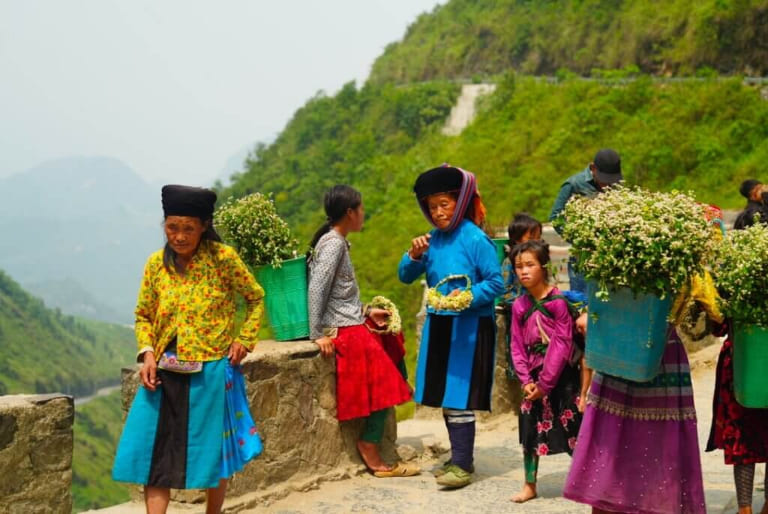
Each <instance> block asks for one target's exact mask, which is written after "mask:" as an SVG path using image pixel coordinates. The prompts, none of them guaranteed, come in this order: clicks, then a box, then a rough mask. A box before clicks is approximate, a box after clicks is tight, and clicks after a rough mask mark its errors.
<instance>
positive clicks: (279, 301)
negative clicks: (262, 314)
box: [256, 256, 309, 341]
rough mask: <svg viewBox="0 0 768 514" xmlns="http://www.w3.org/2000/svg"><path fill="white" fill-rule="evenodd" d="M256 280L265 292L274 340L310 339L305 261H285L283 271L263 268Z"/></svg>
mask: <svg viewBox="0 0 768 514" xmlns="http://www.w3.org/2000/svg"><path fill="white" fill-rule="evenodd" d="M256 277H257V279H258V281H259V283H260V284H261V286H262V287H263V288H264V293H265V297H264V301H265V306H266V308H267V316H268V317H269V325H270V326H271V327H272V332H273V333H274V337H275V340H277V341H291V340H293V339H304V338H307V337H309V315H308V310H307V260H306V257H303V256H302V257H298V258H296V259H291V260H288V261H283V262H282V263H281V265H280V267H277V266H274V265H266V266H262V267H260V268H258V269H257V270H256Z"/></svg>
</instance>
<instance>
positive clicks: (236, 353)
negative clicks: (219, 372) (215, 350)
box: [228, 342, 248, 366]
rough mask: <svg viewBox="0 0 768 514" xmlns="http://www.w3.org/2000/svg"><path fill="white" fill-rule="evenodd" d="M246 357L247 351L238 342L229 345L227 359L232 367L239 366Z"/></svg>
mask: <svg viewBox="0 0 768 514" xmlns="http://www.w3.org/2000/svg"><path fill="white" fill-rule="evenodd" d="M246 355H248V350H246V349H245V346H243V345H241V344H240V343H238V342H234V343H232V344H231V345H230V347H229V355H228V357H229V363H230V364H231V365H232V366H237V365H238V364H240V361H241V360H243V359H244V358H245V356H246Z"/></svg>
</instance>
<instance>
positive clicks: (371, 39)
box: [0, 0, 444, 185]
mask: <svg viewBox="0 0 768 514" xmlns="http://www.w3.org/2000/svg"><path fill="white" fill-rule="evenodd" d="M438 3H444V1H443V0H314V1H313V0H271V1H266V0H218V1H217V0H209V1H193V0H72V1H66V2H65V1H61V0H0V176H5V175H9V174H12V173H15V172H19V171H23V170H24V169H27V168H29V167H32V166H34V165H36V164H39V163H40V162H43V161H46V160H50V159H56V158H59V157H66V156H72V155H106V156H111V157H116V158H118V159H120V160H122V161H124V162H125V163H126V164H128V165H129V166H131V167H132V168H133V169H135V170H136V171H137V172H138V173H139V174H140V175H142V176H143V177H144V178H145V179H146V180H148V181H150V182H186V183H190V184H202V185H204V184H208V183H210V182H212V181H213V179H214V178H216V177H217V176H219V174H220V173H221V172H222V170H223V169H224V167H225V165H226V163H227V160H228V159H230V158H231V157H232V156H233V155H235V154H237V153H238V152H240V151H242V150H243V149H244V148H245V147H249V146H251V145H252V144H253V143H254V142H256V141H259V140H270V139H271V138H273V137H274V135H275V134H276V133H278V132H279V131H280V130H281V129H282V127H283V126H284V125H285V123H286V122H287V121H288V119H289V118H290V117H291V115H292V114H293V112H294V111H295V110H296V109H298V108H299V107H300V106H301V105H303V104H304V102H305V101H306V100H307V99H308V98H309V97H311V96H312V95H314V94H315V93H316V92H317V91H318V90H320V89H323V90H325V91H327V92H329V93H333V92H335V91H336V90H338V88H339V87H340V86H341V85H342V84H344V83H345V82H347V81H349V80H353V79H357V81H358V83H359V84H360V83H362V82H363V81H364V79H365V77H366V76H367V75H368V72H369V70H370V66H371V64H372V63H373V60H374V59H375V58H376V56H378V55H379V54H380V53H381V52H382V50H383V49H384V47H385V46H386V45H387V44H388V43H390V42H392V41H395V40H398V39H400V38H402V36H403V34H404V32H405V29H406V28H407V26H408V25H409V24H410V23H411V22H413V21H414V20H415V19H416V17H417V16H418V14H420V13H422V12H425V11H429V10H431V9H432V8H433V7H434V6H435V5H436V4H438Z"/></svg>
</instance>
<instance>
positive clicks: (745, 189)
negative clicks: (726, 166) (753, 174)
mask: <svg viewBox="0 0 768 514" xmlns="http://www.w3.org/2000/svg"><path fill="white" fill-rule="evenodd" d="M761 184H762V182H760V181H759V180H755V179H753V178H750V179H747V180H745V181H744V182H742V183H741V186H739V193H741V196H743V197H744V198H746V199H747V200H749V195H750V194H751V193H752V190H753V189H754V188H755V186H759V185H761Z"/></svg>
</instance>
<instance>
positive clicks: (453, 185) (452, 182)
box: [413, 166, 464, 200]
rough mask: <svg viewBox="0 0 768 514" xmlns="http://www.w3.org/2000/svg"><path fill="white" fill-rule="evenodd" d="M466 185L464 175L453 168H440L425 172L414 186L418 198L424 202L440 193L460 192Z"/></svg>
mask: <svg viewBox="0 0 768 514" xmlns="http://www.w3.org/2000/svg"><path fill="white" fill-rule="evenodd" d="M463 183H464V174H463V173H462V172H461V170H460V169H458V168H454V167H453V166H439V167H437V168H432V169H431V170H428V171H425V172H424V173H422V174H421V175H419V178H417V179H416V183H415V184H414V185H413V192H414V193H416V198H418V199H419V200H422V199H424V198H426V197H428V196H430V195H436V194H439V193H449V192H458V191H459V190H460V189H461V185H462V184H463Z"/></svg>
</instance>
